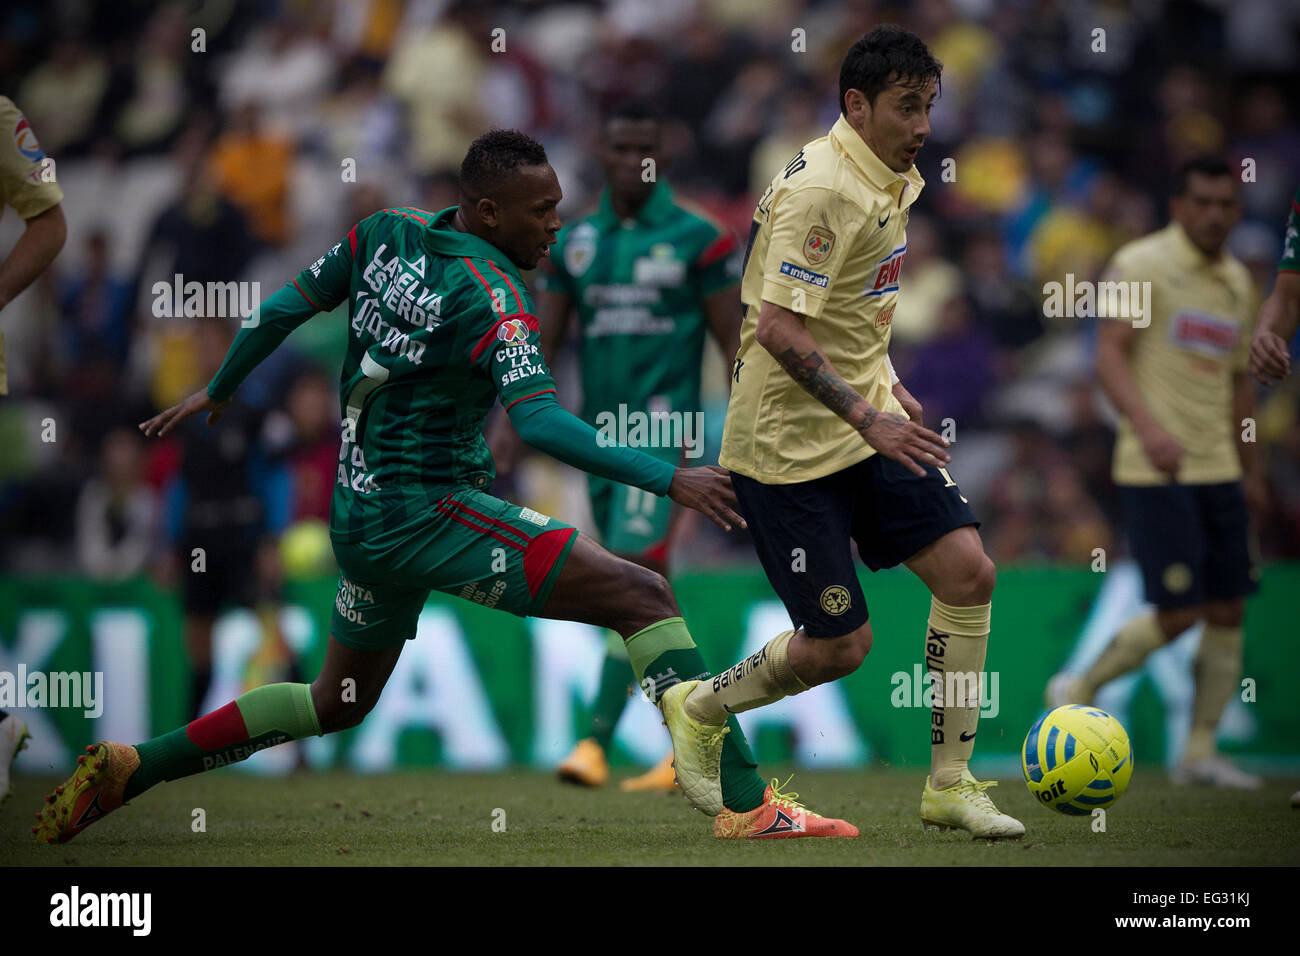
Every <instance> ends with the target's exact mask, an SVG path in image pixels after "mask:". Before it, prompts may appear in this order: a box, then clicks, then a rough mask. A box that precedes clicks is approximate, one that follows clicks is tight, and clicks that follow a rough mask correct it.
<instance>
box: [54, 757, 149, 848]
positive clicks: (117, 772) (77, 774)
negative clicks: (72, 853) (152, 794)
mask: <svg viewBox="0 0 1300 956" xmlns="http://www.w3.org/2000/svg"><path fill="white" fill-rule="evenodd" d="M139 766H140V754H139V753H138V752H137V751H136V749H135V748H134V747H131V746H128V745H127V744H115V743H112V742H110V741H101V742H100V743H97V744H93V745H91V746H89V747H87V748H86V752H85V753H84V754H82V755H81V756H80V757H78V758H77V769H76V770H75V771H73V774H72V776H71V777H69V778H68V779H67V780H66V781H64V783H63V784H62V785H61V786H58V787H55V788H54V792H53V793H51V794H50V795H49V796H48V797H46V798H45V803H46V806H45V807H43V808H42V809H41V812H40V813H38V814H36V819H37V821H38V822H37V824H36V826H34V827H32V832H33V833H35V834H36V842H37V843H67V842H68V841H69V840H71V839H72V838H73V837H74V836H76V835H77V834H78V833H80V832H81V831H82V830H84V829H86V827H88V826H90V825H91V824H92V823H94V822H96V821H97V820H102V819H103V818H104V817H105V816H107V815H108V814H110V813H112V812H113V811H114V810H116V809H117V808H118V807H120V806H122V805H123V802H124V801H123V800H122V794H123V793H124V792H125V791H126V781H127V778H128V777H130V776H131V774H133V773H135V770H136V768H137V767H139Z"/></svg>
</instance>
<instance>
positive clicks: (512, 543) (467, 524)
mask: <svg viewBox="0 0 1300 956" xmlns="http://www.w3.org/2000/svg"><path fill="white" fill-rule="evenodd" d="M434 510H435V511H437V512H438V514H441V515H446V516H447V517H448V518H450V519H451V520H452V521H456V522H459V523H460V524H463V525H464V526H465V527H467V528H472V529H473V530H475V531H477V532H478V533H479V534H485V535H487V536H488V537H490V538H495V539H496V540H497V541H500V542H501V543H502V544H504V545H508V546H509V547H511V548H514V549H515V550H516V551H523V550H525V548H526V545H523V544H520V543H519V542H518V541H512V540H511V539H510V538H507V537H505V536H504V535H499V534H497V533H496V532H495V531H493V530H492V529H491V528H484V527H483V526H482V525H478V524H475V523H474V522H473V521H470V520H469V519H468V518H465V517H463V516H461V515H458V514H457V513H456V512H455V511H453V510H452V509H451V508H447V507H444V506H443V504H442V503H441V502H439V503H438V504H437V505H435V506H434Z"/></svg>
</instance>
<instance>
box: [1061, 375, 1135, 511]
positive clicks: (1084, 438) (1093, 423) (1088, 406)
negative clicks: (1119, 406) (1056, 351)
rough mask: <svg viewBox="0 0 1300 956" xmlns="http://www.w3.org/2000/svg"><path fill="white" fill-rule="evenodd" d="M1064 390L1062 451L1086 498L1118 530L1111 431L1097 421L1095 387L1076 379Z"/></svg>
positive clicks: (1099, 415)
mask: <svg viewBox="0 0 1300 956" xmlns="http://www.w3.org/2000/svg"><path fill="white" fill-rule="evenodd" d="M1065 387H1066V388H1067V389H1068V390H1069V401H1070V425H1069V428H1068V429H1067V430H1066V432H1065V434H1063V435H1062V436H1061V445H1062V448H1063V449H1064V450H1065V454H1066V455H1067V457H1068V458H1069V460H1070V464H1071V467H1072V468H1073V469H1074V471H1075V472H1076V473H1077V474H1078V475H1079V479H1080V480H1081V481H1082V482H1083V487H1084V490H1085V491H1086V492H1087V493H1088V496H1089V497H1090V498H1091V499H1092V500H1093V501H1095V502H1096V503H1097V505H1098V507H1100V508H1101V510H1102V513H1103V514H1105V516H1106V518H1107V520H1109V521H1111V522H1112V523H1114V524H1115V525H1116V526H1118V525H1119V523H1120V518H1121V514H1120V506H1119V496H1118V494H1117V493H1116V491H1115V482H1114V481H1113V480H1112V479H1111V451H1112V450H1113V448H1114V446H1115V429H1114V428H1112V427H1111V426H1110V425H1108V424H1107V423H1106V421H1105V420H1104V419H1103V418H1102V417H1101V412H1100V410H1099V407H1098V392H1097V385H1096V382H1095V381H1094V380H1093V379H1092V378H1090V377H1085V378H1080V379H1078V380H1076V381H1074V382H1072V383H1070V384H1068V385H1066V386H1065Z"/></svg>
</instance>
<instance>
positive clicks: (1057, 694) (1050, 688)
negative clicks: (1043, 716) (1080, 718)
mask: <svg viewBox="0 0 1300 956" xmlns="http://www.w3.org/2000/svg"><path fill="white" fill-rule="evenodd" d="M1076 680H1077V675H1075V674H1066V673H1065V672H1061V673H1060V674H1057V675H1056V676H1055V677H1053V678H1052V679H1051V680H1049V681H1048V682H1047V693H1046V694H1044V695H1043V696H1044V697H1045V698H1046V699H1047V709H1048V710H1056V708H1058V707H1064V706H1065V705H1066V704H1091V703H1092V701H1090V700H1086V699H1085V698H1084V696H1083V695H1082V694H1080V693H1078V690H1077V685H1076Z"/></svg>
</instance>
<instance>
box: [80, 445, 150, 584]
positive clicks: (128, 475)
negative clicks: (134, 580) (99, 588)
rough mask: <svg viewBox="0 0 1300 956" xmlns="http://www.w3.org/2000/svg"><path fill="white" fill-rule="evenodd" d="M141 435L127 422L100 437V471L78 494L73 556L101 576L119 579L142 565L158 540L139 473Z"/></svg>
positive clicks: (85, 568)
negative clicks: (127, 424) (129, 427)
mask: <svg viewBox="0 0 1300 956" xmlns="http://www.w3.org/2000/svg"><path fill="white" fill-rule="evenodd" d="M142 441H143V439H141V437H140V435H139V433H137V432H134V431H132V430H130V429H126V428H118V429H114V430H113V431H112V432H110V433H109V434H108V436H107V437H106V438H105V439H104V444H103V451H102V453H101V455H100V467H99V473H98V474H97V475H95V476H94V477H93V478H91V479H90V480H89V481H87V482H86V484H85V486H84V487H83V488H82V489H81V496H80V498H78V500H77V559H78V564H79V565H80V567H81V570H82V571H84V572H85V573H86V574H88V575H90V576H91V577H93V578H96V579H98V580H102V581H122V580H125V579H127V578H130V577H134V576H135V575H137V574H139V573H141V572H142V571H144V570H145V568H146V566H147V565H148V563H149V562H150V560H151V558H152V556H153V550H154V546H155V544H156V542H157V540H158V538H157V533H158V524H157V521H158V501H157V498H156V496H155V495H154V492H153V489H151V488H150V487H149V486H148V485H147V484H145V482H144V481H143V480H142V479H141V467H140V463H141V447H140V446H141V443H142Z"/></svg>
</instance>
